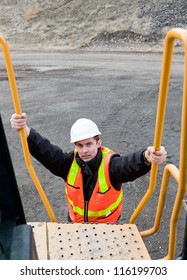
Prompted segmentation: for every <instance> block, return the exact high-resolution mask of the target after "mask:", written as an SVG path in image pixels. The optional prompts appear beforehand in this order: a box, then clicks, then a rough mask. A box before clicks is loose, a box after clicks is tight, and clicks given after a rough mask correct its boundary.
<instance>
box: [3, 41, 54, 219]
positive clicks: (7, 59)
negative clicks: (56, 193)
mask: <svg viewBox="0 0 187 280" xmlns="http://www.w3.org/2000/svg"><path fill="white" fill-rule="evenodd" d="M0 45H1V46H2V51H3V56H4V61H5V65H6V70H7V74H8V79H9V84H10V89H11V93H12V99H13V103H14V109H15V112H16V113H17V114H21V113H22V110H21V105H20V101H19V95H18V90H17V85H16V80H15V75H14V69H13V65H12V60H11V57H10V52H9V48H8V45H7V43H6V41H5V39H4V38H3V37H2V36H0ZM20 138H21V143H22V148H23V153H24V158H25V163H26V166H27V169H28V171H29V174H30V176H31V178H32V180H33V182H34V184H35V186H36V189H37V191H38V193H39V195H40V198H41V200H42V202H43V204H44V206H45V208H46V211H47V213H48V215H49V217H50V220H51V221H52V222H55V221H56V217H55V214H54V212H53V210H52V208H51V205H50V203H49V201H48V199H47V197H46V195H45V192H44V190H43V188H42V186H41V184H40V181H39V179H38V177H37V175H36V173H35V171H34V168H33V166H32V163H31V159H30V153H29V149H28V144H27V137H26V134H25V131H24V129H20Z"/></svg>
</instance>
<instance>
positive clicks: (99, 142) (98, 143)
mask: <svg viewBox="0 0 187 280" xmlns="http://www.w3.org/2000/svg"><path fill="white" fill-rule="evenodd" d="M97 145H98V148H100V147H101V145H102V139H101V138H99V140H98V141H97Z"/></svg>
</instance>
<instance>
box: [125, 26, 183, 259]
mask: <svg viewBox="0 0 187 280" xmlns="http://www.w3.org/2000/svg"><path fill="white" fill-rule="evenodd" d="M175 39H177V40H180V41H181V42H182V43H183V45H184V51H185V56H184V82H183V100H182V117H181V139H180V166H179V170H178V169H177V167H175V166H173V165H166V167H165V169H164V174H163V180H162V186H161V192H160V198H159V202H158V207H157V214H156V218H155V224H154V226H153V228H152V229H150V230H147V231H144V232H142V236H147V235H150V234H153V233H155V232H156V231H157V230H158V228H159V225H160V219H161V214H162V211H163V206H164V201H165V196H166V191H167V186H168V182H169V176H170V175H172V176H173V177H174V178H175V180H176V181H177V182H178V190H177V194H176V198H175V202H174V207H173V211H172V214H171V219H170V234H169V246H168V255H167V256H166V257H165V259H173V257H174V254H175V247H176V233H177V221H178V218H179V214H180V210H181V207H182V202H183V199H184V196H185V193H186V187H187V30H185V29H181V28H174V29H171V30H170V31H169V32H168V34H167V36H166V39H165V45H164V55H163V64H162V73H161V80H160V91H159V99H158V110H157V119H156V126H155V135H154V148H155V150H158V149H159V147H160V145H161V141H162V133H163V127H164V119H165V111H166V104H167V95H168V87H169V79H170V70H171V62H172V55H173V47H174V40H175ZM157 171H158V166H157V165H155V164H153V166H152V168H151V174H150V184H149V187H148V190H147V192H146V194H145V195H144V197H143V198H142V200H141V201H140V203H139V205H138V206H137V208H136V209H135V211H134V213H133V214H132V216H131V218H130V223H134V222H135V220H136V218H137V217H138V216H139V214H140V213H141V211H142V209H143V208H144V206H145V205H146V203H147V202H148V200H149V199H150V197H151V196H152V194H153V193H154V190H155V186H156V177H157Z"/></svg>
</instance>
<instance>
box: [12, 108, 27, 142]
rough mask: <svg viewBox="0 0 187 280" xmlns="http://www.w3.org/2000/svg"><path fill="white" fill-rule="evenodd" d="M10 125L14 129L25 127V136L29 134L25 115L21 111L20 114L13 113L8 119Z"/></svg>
mask: <svg viewBox="0 0 187 280" xmlns="http://www.w3.org/2000/svg"><path fill="white" fill-rule="evenodd" d="M10 123H11V127H12V129H13V130H14V131H19V130H20V129H22V128H23V129H25V132H26V134H27V136H29V134H30V128H29V127H28V126H27V115H26V113H22V114H21V115H18V114H13V115H12V116H11V119H10Z"/></svg>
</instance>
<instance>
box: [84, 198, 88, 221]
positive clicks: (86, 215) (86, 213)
mask: <svg viewBox="0 0 187 280" xmlns="http://www.w3.org/2000/svg"><path fill="white" fill-rule="evenodd" d="M84 222H85V223H87V222H88V201H85V203H84Z"/></svg>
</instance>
